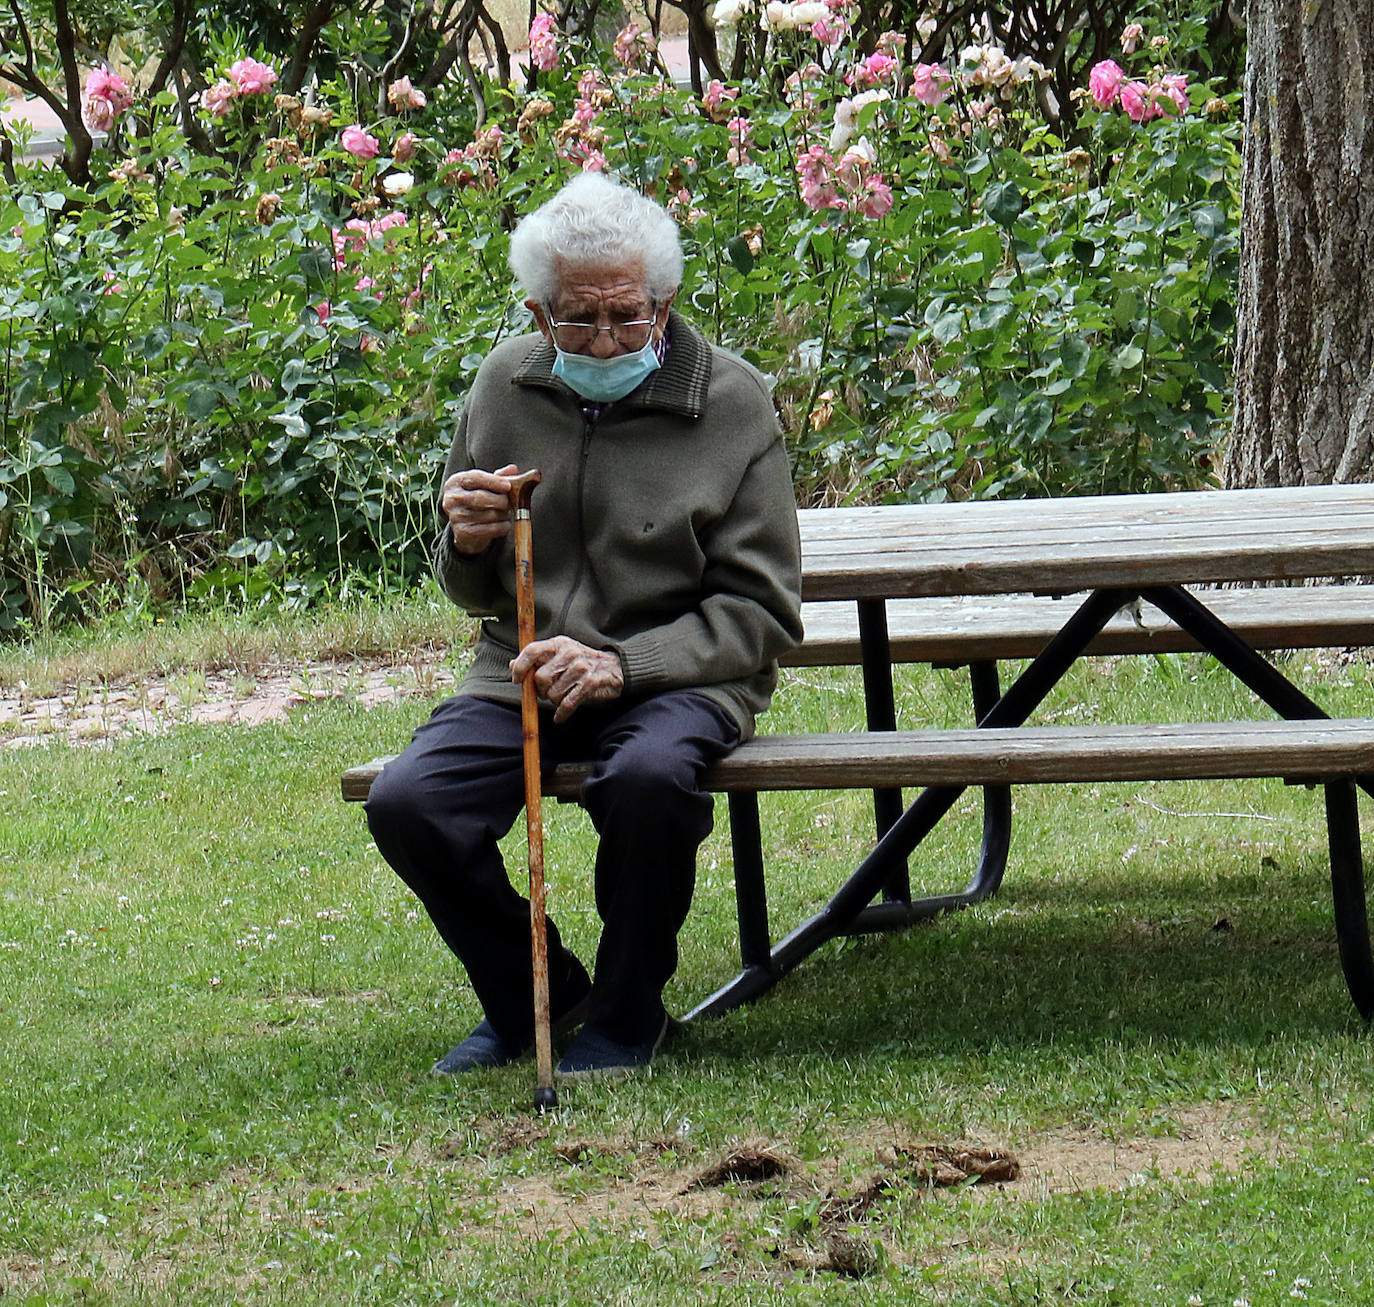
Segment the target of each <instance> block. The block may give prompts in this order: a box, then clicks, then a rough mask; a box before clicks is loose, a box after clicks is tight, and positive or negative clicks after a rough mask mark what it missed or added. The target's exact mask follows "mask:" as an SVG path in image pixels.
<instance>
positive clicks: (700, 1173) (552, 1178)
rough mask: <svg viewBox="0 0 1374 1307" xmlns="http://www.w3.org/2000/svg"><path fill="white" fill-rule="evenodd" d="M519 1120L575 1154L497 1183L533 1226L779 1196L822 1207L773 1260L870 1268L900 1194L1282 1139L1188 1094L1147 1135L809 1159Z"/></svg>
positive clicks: (890, 1253)
mask: <svg viewBox="0 0 1374 1307" xmlns="http://www.w3.org/2000/svg"><path fill="white" fill-rule="evenodd" d="M491 1124H494V1123H491ZM508 1128H509V1130H511V1131H514V1132H515V1134H516V1135H517V1138H515V1139H511V1140H510V1142H511V1143H513V1144H514V1145H515V1146H516V1147H521V1146H532V1145H533V1144H534V1143H536V1142H538V1140H539V1139H542V1138H548V1139H552V1140H554V1141H555V1142H554V1144H553V1152H554V1154H555V1156H556V1157H558V1158H559V1159H560V1160H561V1161H563V1162H564V1163H565V1165H566V1167H567V1171H566V1172H565V1173H563V1174H559V1173H557V1172H553V1173H550V1172H548V1171H547V1170H545V1171H543V1172H532V1173H527V1174H525V1175H520V1176H513V1177H511V1178H509V1179H508V1180H506V1181H505V1182H504V1183H503V1184H502V1185H501V1186H500V1188H499V1191H498V1192H497V1194H496V1195H495V1199H496V1203H497V1208H498V1211H499V1214H500V1215H499V1218H498V1221H499V1222H500V1223H501V1224H507V1223H513V1224H514V1225H515V1226H516V1227H517V1228H519V1229H520V1230H521V1231H522V1233H523V1234H525V1235H526V1236H527V1237H530V1238H540V1237H545V1236H547V1235H549V1234H550V1233H553V1234H555V1235H558V1234H565V1235H568V1236H570V1237H575V1235H576V1232H577V1231H578V1230H581V1229H585V1228H587V1227H588V1225H589V1224H596V1225H598V1226H607V1225H609V1226H624V1227H626V1228H629V1227H632V1226H633V1227H641V1228H642V1227H643V1226H645V1224H646V1218H651V1219H650V1221H649V1222H648V1224H652V1220H654V1219H660V1220H667V1221H670V1222H674V1223H684V1224H691V1225H700V1226H706V1225H719V1224H721V1223H724V1224H727V1225H729V1224H735V1225H737V1228H738V1229H739V1230H741V1231H748V1230H749V1229H751V1228H754V1227H756V1226H757V1222H751V1220H750V1209H751V1208H756V1207H757V1206H758V1205H759V1204H762V1203H765V1202H771V1203H774V1204H777V1203H781V1204H782V1205H783V1207H784V1208H785V1209H786V1210H787V1211H789V1212H793V1213H796V1212H806V1213H811V1215H810V1216H809V1217H807V1218H806V1219H804V1220H798V1221H796V1222H795V1223H794V1224H793V1226H792V1227H791V1232H790V1233H788V1234H787V1235H785V1236H784V1237H783V1238H782V1239H781V1240H780V1241H778V1242H777V1243H776V1246H774V1247H772V1248H770V1249H768V1250H767V1251H768V1252H769V1254H770V1258H771V1260H772V1261H773V1263H774V1264H775V1266H776V1267H777V1268H778V1269H780V1270H782V1271H790V1272H791V1273H798V1272H801V1273H806V1272H814V1271H817V1270H826V1271H833V1272H835V1273H837V1274H841V1275H846V1276H851V1277H862V1276H865V1275H868V1274H871V1273H873V1272H874V1271H876V1270H877V1269H879V1268H880V1266H881V1264H882V1262H883V1260H884V1258H897V1259H900V1256H901V1254H900V1253H899V1252H897V1251H895V1250H894V1249H892V1248H891V1247H890V1246H889V1245H890V1242H891V1227H890V1226H889V1225H888V1224H887V1223H886V1222H884V1221H875V1220H874V1218H876V1217H878V1216H879V1215H880V1214H881V1213H883V1212H885V1211H892V1210H893V1209H894V1206H895V1205H896V1204H899V1203H900V1202H901V1201H913V1200H914V1201H951V1200H954V1201H974V1202H981V1203H989V1202H1043V1201H1046V1200H1048V1199H1050V1198H1053V1197H1056V1196H1060V1195H1065V1194H1073V1193H1082V1192H1088V1191H1121V1190H1125V1189H1128V1188H1133V1187H1138V1186H1145V1185H1151V1184H1161V1183H1168V1182H1182V1183H1188V1182H1192V1183H1196V1184H1198V1185H1206V1184H1209V1183H1211V1182H1212V1181H1213V1180H1214V1179H1215V1178H1217V1177H1218V1176H1220V1175H1223V1174H1229V1173H1235V1172H1237V1171H1239V1170H1241V1169H1243V1168H1244V1167H1245V1166H1247V1165H1251V1164H1254V1163H1255V1162H1256V1161H1257V1160H1265V1159H1273V1158H1274V1157H1276V1156H1277V1155H1278V1154H1279V1151H1280V1147H1279V1143H1278V1140H1277V1138H1276V1137H1275V1136H1272V1135H1268V1134H1265V1133H1263V1132H1262V1130H1261V1129H1260V1127H1259V1125H1258V1123H1257V1122H1256V1121H1255V1120H1254V1118H1253V1117H1252V1116H1251V1115H1250V1114H1249V1113H1248V1112H1247V1111H1246V1110H1245V1109H1244V1108H1242V1107H1239V1106H1237V1105H1235V1104H1231V1103H1203V1104H1194V1105H1189V1106H1186V1107H1180V1108H1177V1109H1175V1110H1174V1111H1173V1112H1172V1113H1170V1114H1169V1116H1168V1118H1167V1119H1165V1120H1161V1121H1160V1123H1159V1125H1158V1127H1157V1130H1158V1133H1152V1134H1149V1135H1140V1136H1132V1137H1129V1138H1126V1137H1111V1136H1108V1135H1106V1134H1104V1133H1103V1132H1101V1131H1099V1130H1094V1129H1077V1128H1074V1127H1069V1126H1065V1127H1062V1128H1060V1129H1057V1130H1052V1131H1049V1132H1047V1133H1045V1134H1042V1135H1038V1136H1033V1137H1030V1138H1027V1139H1025V1140H1022V1141H1020V1142H1019V1144H1018V1146H1017V1147H1016V1148H1015V1150H1014V1151H1013V1150H1012V1149H1010V1148H1008V1147H1006V1146H1005V1145H1003V1144H1001V1143H988V1142H986V1141H983V1140H978V1139H962V1140H954V1141H950V1142H941V1141H926V1140H914V1139H904V1138H901V1137H894V1135H893V1132H892V1130H891V1129H890V1127H889V1128H885V1129H883V1128H872V1129H868V1130H864V1131H857V1132H854V1133H852V1134H851V1135H849V1136H847V1137H845V1138H842V1139H839V1140H837V1141H836V1144H835V1147H834V1149H833V1150H832V1153H831V1155H830V1156H828V1157H825V1158H821V1159H817V1160H812V1161H809V1162H808V1163H806V1164H805V1165H802V1164H800V1163H799V1162H798V1161H797V1160H796V1159H794V1158H792V1157H791V1156H790V1155H789V1154H788V1152H787V1149H786V1147H785V1143H783V1142H778V1143H774V1142H771V1141H768V1140H749V1141H745V1142H742V1143H740V1144H736V1145H734V1146H733V1147H731V1148H729V1149H727V1150H726V1151H725V1152H723V1153H722V1154H720V1155H719V1156H716V1157H708V1158H702V1157H697V1158H695V1159H694V1164H693V1165H690V1166H687V1165H684V1164H683V1163H684V1157H683V1153H684V1152H685V1151H688V1150H686V1149H685V1148H681V1149H678V1150H674V1149H673V1148H671V1147H668V1148H663V1149H659V1148H652V1149H651V1148H645V1147H642V1146H641V1145H638V1144H634V1143H626V1142H625V1141H617V1140H589V1139H585V1138H575V1139H569V1140H566V1141H559V1140H558V1138H557V1127H556V1126H551V1127H546V1126H537V1127H534V1129H535V1130H536V1131H537V1132H538V1134H537V1136H536V1135H524V1136H520V1132H519V1131H518V1129H517V1123H515V1122H510V1123H508ZM496 1134H497V1137H498V1138H500V1137H501V1132H500V1131H499V1130H498V1131H497V1132H496ZM680 1142H681V1141H679V1143H680ZM865 1164H867V1166H868V1168H869V1169H868V1170H867V1173H866V1174H863V1173H862V1168H863V1167H864V1166H865ZM856 1170H859V1171H860V1172H861V1173H860V1177H859V1178H858V1179H857V1180H856V1179H855V1172H856ZM721 1247H722V1249H723V1250H724V1255H726V1256H727V1258H728V1259H731V1260H735V1261H737V1263H738V1267H739V1269H740V1274H741V1278H744V1279H747V1278H748V1272H746V1271H744V1270H743V1267H744V1264H745V1263H746V1262H748V1261H750V1259H751V1257H752V1255H753V1253H754V1252H757V1251H758V1249H757V1248H753V1245H752V1244H751V1243H750V1240H749V1239H748V1238H747V1237H746V1236H745V1235H744V1234H741V1235H739V1236H738V1237H736V1236H727V1237H726V1238H725V1239H724V1240H723V1241H722V1244H721ZM732 1247H734V1248H735V1251H734V1252H733V1253H732V1252H731V1248H732ZM751 1249H752V1252H751ZM970 1251H971V1252H972V1251H973V1250H970ZM754 1262H755V1264H756V1265H757V1264H758V1263H757V1259H756V1258H755V1259H754Z"/></svg>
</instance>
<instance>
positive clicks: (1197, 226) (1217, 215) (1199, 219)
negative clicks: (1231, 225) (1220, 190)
mask: <svg viewBox="0 0 1374 1307" xmlns="http://www.w3.org/2000/svg"><path fill="white" fill-rule="evenodd" d="M1192 219H1193V230H1194V231H1195V232H1197V234H1198V235H1199V236H1201V237H1202V239H1203V240H1205V241H1210V240H1215V239H1216V237H1218V236H1220V235H1221V233H1222V232H1224V231H1225V230H1226V213H1225V211H1224V210H1222V209H1220V208H1218V207H1217V206H1216V205H1215V204H1204V205H1202V206H1201V207H1200V208H1197V209H1194V210H1193V213H1192Z"/></svg>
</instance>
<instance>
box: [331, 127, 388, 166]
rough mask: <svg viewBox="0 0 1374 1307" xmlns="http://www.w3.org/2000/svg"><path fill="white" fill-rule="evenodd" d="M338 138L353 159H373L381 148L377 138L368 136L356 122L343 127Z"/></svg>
mask: <svg viewBox="0 0 1374 1307" xmlns="http://www.w3.org/2000/svg"><path fill="white" fill-rule="evenodd" d="M340 139H341V140H342V141H343V147H344V149H345V150H347V151H348V152H349V154H351V155H352V156H353V157H354V158H355V159H375V158H376V157H377V153H378V151H379V150H380V149H381V148H382V147H381V143H380V142H379V141H378V140H377V138H376V137H375V136H369V135H368V134H367V133H366V132H365V131H363V129H362V128H361V127H359V126H358V125H357V123H354V124H353V126H351V127H345V128H344V129H343V136H342V137H341V138H340Z"/></svg>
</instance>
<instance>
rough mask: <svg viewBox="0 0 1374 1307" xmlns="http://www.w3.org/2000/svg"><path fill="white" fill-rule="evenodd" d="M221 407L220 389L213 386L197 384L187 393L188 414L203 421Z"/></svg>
mask: <svg viewBox="0 0 1374 1307" xmlns="http://www.w3.org/2000/svg"><path fill="white" fill-rule="evenodd" d="M218 407H219V391H217V390H216V389H215V388H214V387H213V386H196V387H194V388H193V389H191V390H190V391H188V392H187V394H186V416H187V417H189V418H191V419H192V420H194V421H196V422H203V421H204V420H205V419H206V418H208V417H209V416H210V414H211V413H213V412H214V411H215V409H217V408H218Z"/></svg>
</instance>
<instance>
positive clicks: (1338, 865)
mask: <svg viewBox="0 0 1374 1307" xmlns="http://www.w3.org/2000/svg"><path fill="white" fill-rule="evenodd" d="M1323 788H1324V789H1325V791H1326V840H1327V848H1328V850H1329V852H1330V855H1331V899H1332V906H1333V909H1334V911H1335V916H1336V947H1337V950H1338V952H1339V953H1340V958H1341V970H1342V971H1343V972H1344V973H1345V984H1346V988H1347V989H1349V990H1350V997H1351V998H1352V999H1354V1001H1355V1008H1356V1010H1357V1011H1358V1012H1359V1014H1360V1015H1361V1016H1362V1017H1363V1018H1364V1019H1365V1020H1366V1021H1368V1020H1369V1019H1370V1018H1371V1017H1374V957H1371V955H1370V948H1369V913H1368V908H1367V906H1366V903H1365V885H1364V855H1363V853H1362V852H1361V850H1360V816H1359V811H1358V809H1357V805H1356V794H1355V782H1354V781H1348V780H1342V781H1329V782H1328V783H1327V784H1326V785H1325V786H1324V787H1323Z"/></svg>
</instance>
